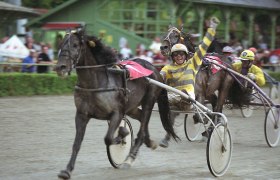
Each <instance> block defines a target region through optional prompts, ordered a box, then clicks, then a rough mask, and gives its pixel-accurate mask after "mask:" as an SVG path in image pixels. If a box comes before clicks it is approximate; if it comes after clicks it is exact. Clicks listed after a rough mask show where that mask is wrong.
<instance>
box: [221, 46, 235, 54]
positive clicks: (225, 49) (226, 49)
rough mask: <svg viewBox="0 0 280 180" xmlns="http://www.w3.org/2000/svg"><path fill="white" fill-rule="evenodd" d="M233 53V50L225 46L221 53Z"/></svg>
mask: <svg viewBox="0 0 280 180" xmlns="http://www.w3.org/2000/svg"><path fill="white" fill-rule="evenodd" d="M233 52H234V50H233V49H232V47H230V46H225V47H224V48H223V53H233Z"/></svg>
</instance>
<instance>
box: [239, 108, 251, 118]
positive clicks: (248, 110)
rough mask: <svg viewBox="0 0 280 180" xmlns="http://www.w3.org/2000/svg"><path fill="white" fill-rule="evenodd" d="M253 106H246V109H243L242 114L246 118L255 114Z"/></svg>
mask: <svg viewBox="0 0 280 180" xmlns="http://www.w3.org/2000/svg"><path fill="white" fill-rule="evenodd" d="M253 111H254V110H253V106H250V105H246V106H244V107H241V114H242V116H243V117H244V118H248V117H251V116H252V114H253Z"/></svg>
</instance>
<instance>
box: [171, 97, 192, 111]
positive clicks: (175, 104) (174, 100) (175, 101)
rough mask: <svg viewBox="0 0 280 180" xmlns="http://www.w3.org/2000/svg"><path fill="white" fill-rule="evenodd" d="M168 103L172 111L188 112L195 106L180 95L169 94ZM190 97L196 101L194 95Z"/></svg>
mask: <svg viewBox="0 0 280 180" xmlns="http://www.w3.org/2000/svg"><path fill="white" fill-rule="evenodd" d="M167 95H168V101H169V105H170V107H171V109H175V110H181V111H188V110H191V109H192V108H193V105H192V104H191V103H190V102H189V101H188V100H187V99H186V98H185V97H181V96H180V95H179V94H176V93H173V92H168V94H167ZM189 96H190V97H191V98H193V99H195V94H194V93H191V92H190V93H189Z"/></svg>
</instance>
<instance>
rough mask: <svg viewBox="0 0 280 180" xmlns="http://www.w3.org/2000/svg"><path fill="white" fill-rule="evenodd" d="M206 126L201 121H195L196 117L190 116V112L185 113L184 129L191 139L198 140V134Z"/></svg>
mask: <svg viewBox="0 0 280 180" xmlns="http://www.w3.org/2000/svg"><path fill="white" fill-rule="evenodd" d="M203 129H204V126H203V124H202V123H200V122H195V121H194V119H192V118H188V114H186V115H185V119H184V130H185V135H186V137H187V139H188V140H189V141H191V142H192V141H195V140H197V138H198V136H199V135H200V134H201V133H202V130H203Z"/></svg>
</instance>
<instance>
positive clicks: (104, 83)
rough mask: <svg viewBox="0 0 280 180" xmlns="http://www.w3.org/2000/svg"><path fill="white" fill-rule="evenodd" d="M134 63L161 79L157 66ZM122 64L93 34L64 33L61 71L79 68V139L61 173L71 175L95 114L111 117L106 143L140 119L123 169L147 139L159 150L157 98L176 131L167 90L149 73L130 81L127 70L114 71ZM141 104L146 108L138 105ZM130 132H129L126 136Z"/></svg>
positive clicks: (167, 122) (170, 131)
mask: <svg viewBox="0 0 280 180" xmlns="http://www.w3.org/2000/svg"><path fill="white" fill-rule="evenodd" d="M133 61H135V62H137V63H139V64H141V65H142V66H143V67H145V68H147V69H149V70H151V71H152V74H151V75H150V76H149V78H151V79H154V80H156V81H159V82H162V81H163V79H162V77H161V75H160V74H159V72H158V71H157V69H156V68H155V67H154V66H153V65H152V64H151V63H149V62H147V61H145V60H142V59H134V60H133ZM116 63H117V57H116V54H115V52H113V50H112V49H111V48H109V47H106V46H105V45H103V43H102V42H101V41H100V40H99V39H98V38H97V37H94V36H88V35H87V34H85V32H84V30H80V31H77V32H69V33H67V34H66V35H65V37H64V39H63V41H62V45H61V49H60V51H59V54H58V62H57V65H56V71H57V74H58V75H59V76H67V75H69V74H70V72H71V71H72V68H73V67H75V68H76V72H77V77H78V80H77V84H76V87H75V94H74V97H75V98H74V99H75V105H76V117H75V122H76V137H75V140H74V144H73V149H72V155H71V158H70V161H69V163H68V165H67V167H66V169H65V170H62V171H61V172H60V173H59V175H58V176H59V177H60V178H63V179H69V178H70V176H71V172H72V171H73V169H74V165H75V161H76V158H77V155H78V152H79V150H80V147H81V143H82V141H83V138H84V134H85V131H86V126H87V124H88V122H89V120H90V119H91V118H95V119H100V120H106V121H109V122H110V123H109V127H108V131H107V134H106V136H105V138H104V141H105V144H106V146H107V147H108V146H110V145H112V144H118V143H120V140H119V138H124V137H125V135H122V134H124V133H121V132H119V136H117V138H114V133H115V132H116V130H117V128H118V127H119V125H120V122H121V120H122V119H123V118H124V116H125V115H126V114H127V115H128V116H130V117H132V118H134V119H137V120H139V122H140V129H139V131H138V134H137V138H136V140H135V143H134V145H133V146H132V148H131V150H130V153H129V154H128V156H127V158H126V161H125V162H124V163H123V164H122V167H130V166H131V164H132V162H133V161H134V160H135V158H136V155H137V153H138V150H139V148H140V146H141V145H142V144H143V143H145V144H146V146H147V147H149V148H152V149H154V148H156V146H157V145H156V144H155V142H154V141H153V140H151V139H150V135H149V131H148V123H149V120H150V116H151V113H152V109H153V106H154V104H155V102H156V101H157V102H158V107H159V113H160V117H161V122H162V125H163V127H164V128H165V130H166V131H167V133H168V134H170V135H171V136H172V137H174V139H175V140H176V139H177V135H176V134H175V132H174V130H173V126H172V123H171V121H170V118H169V117H170V114H169V106H168V99H167V92H166V90H165V89H162V88H160V87H158V86H156V85H153V84H149V83H148V81H147V79H146V78H145V77H141V78H138V79H135V80H127V79H125V78H126V76H123V74H120V73H116V72H114V71H112V69H111V67H112V66H113V65H114V64H116ZM139 106H141V107H142V108H141V109H140V108H138V107H139ZM126 135H127V134H126Z"/></svg>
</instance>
